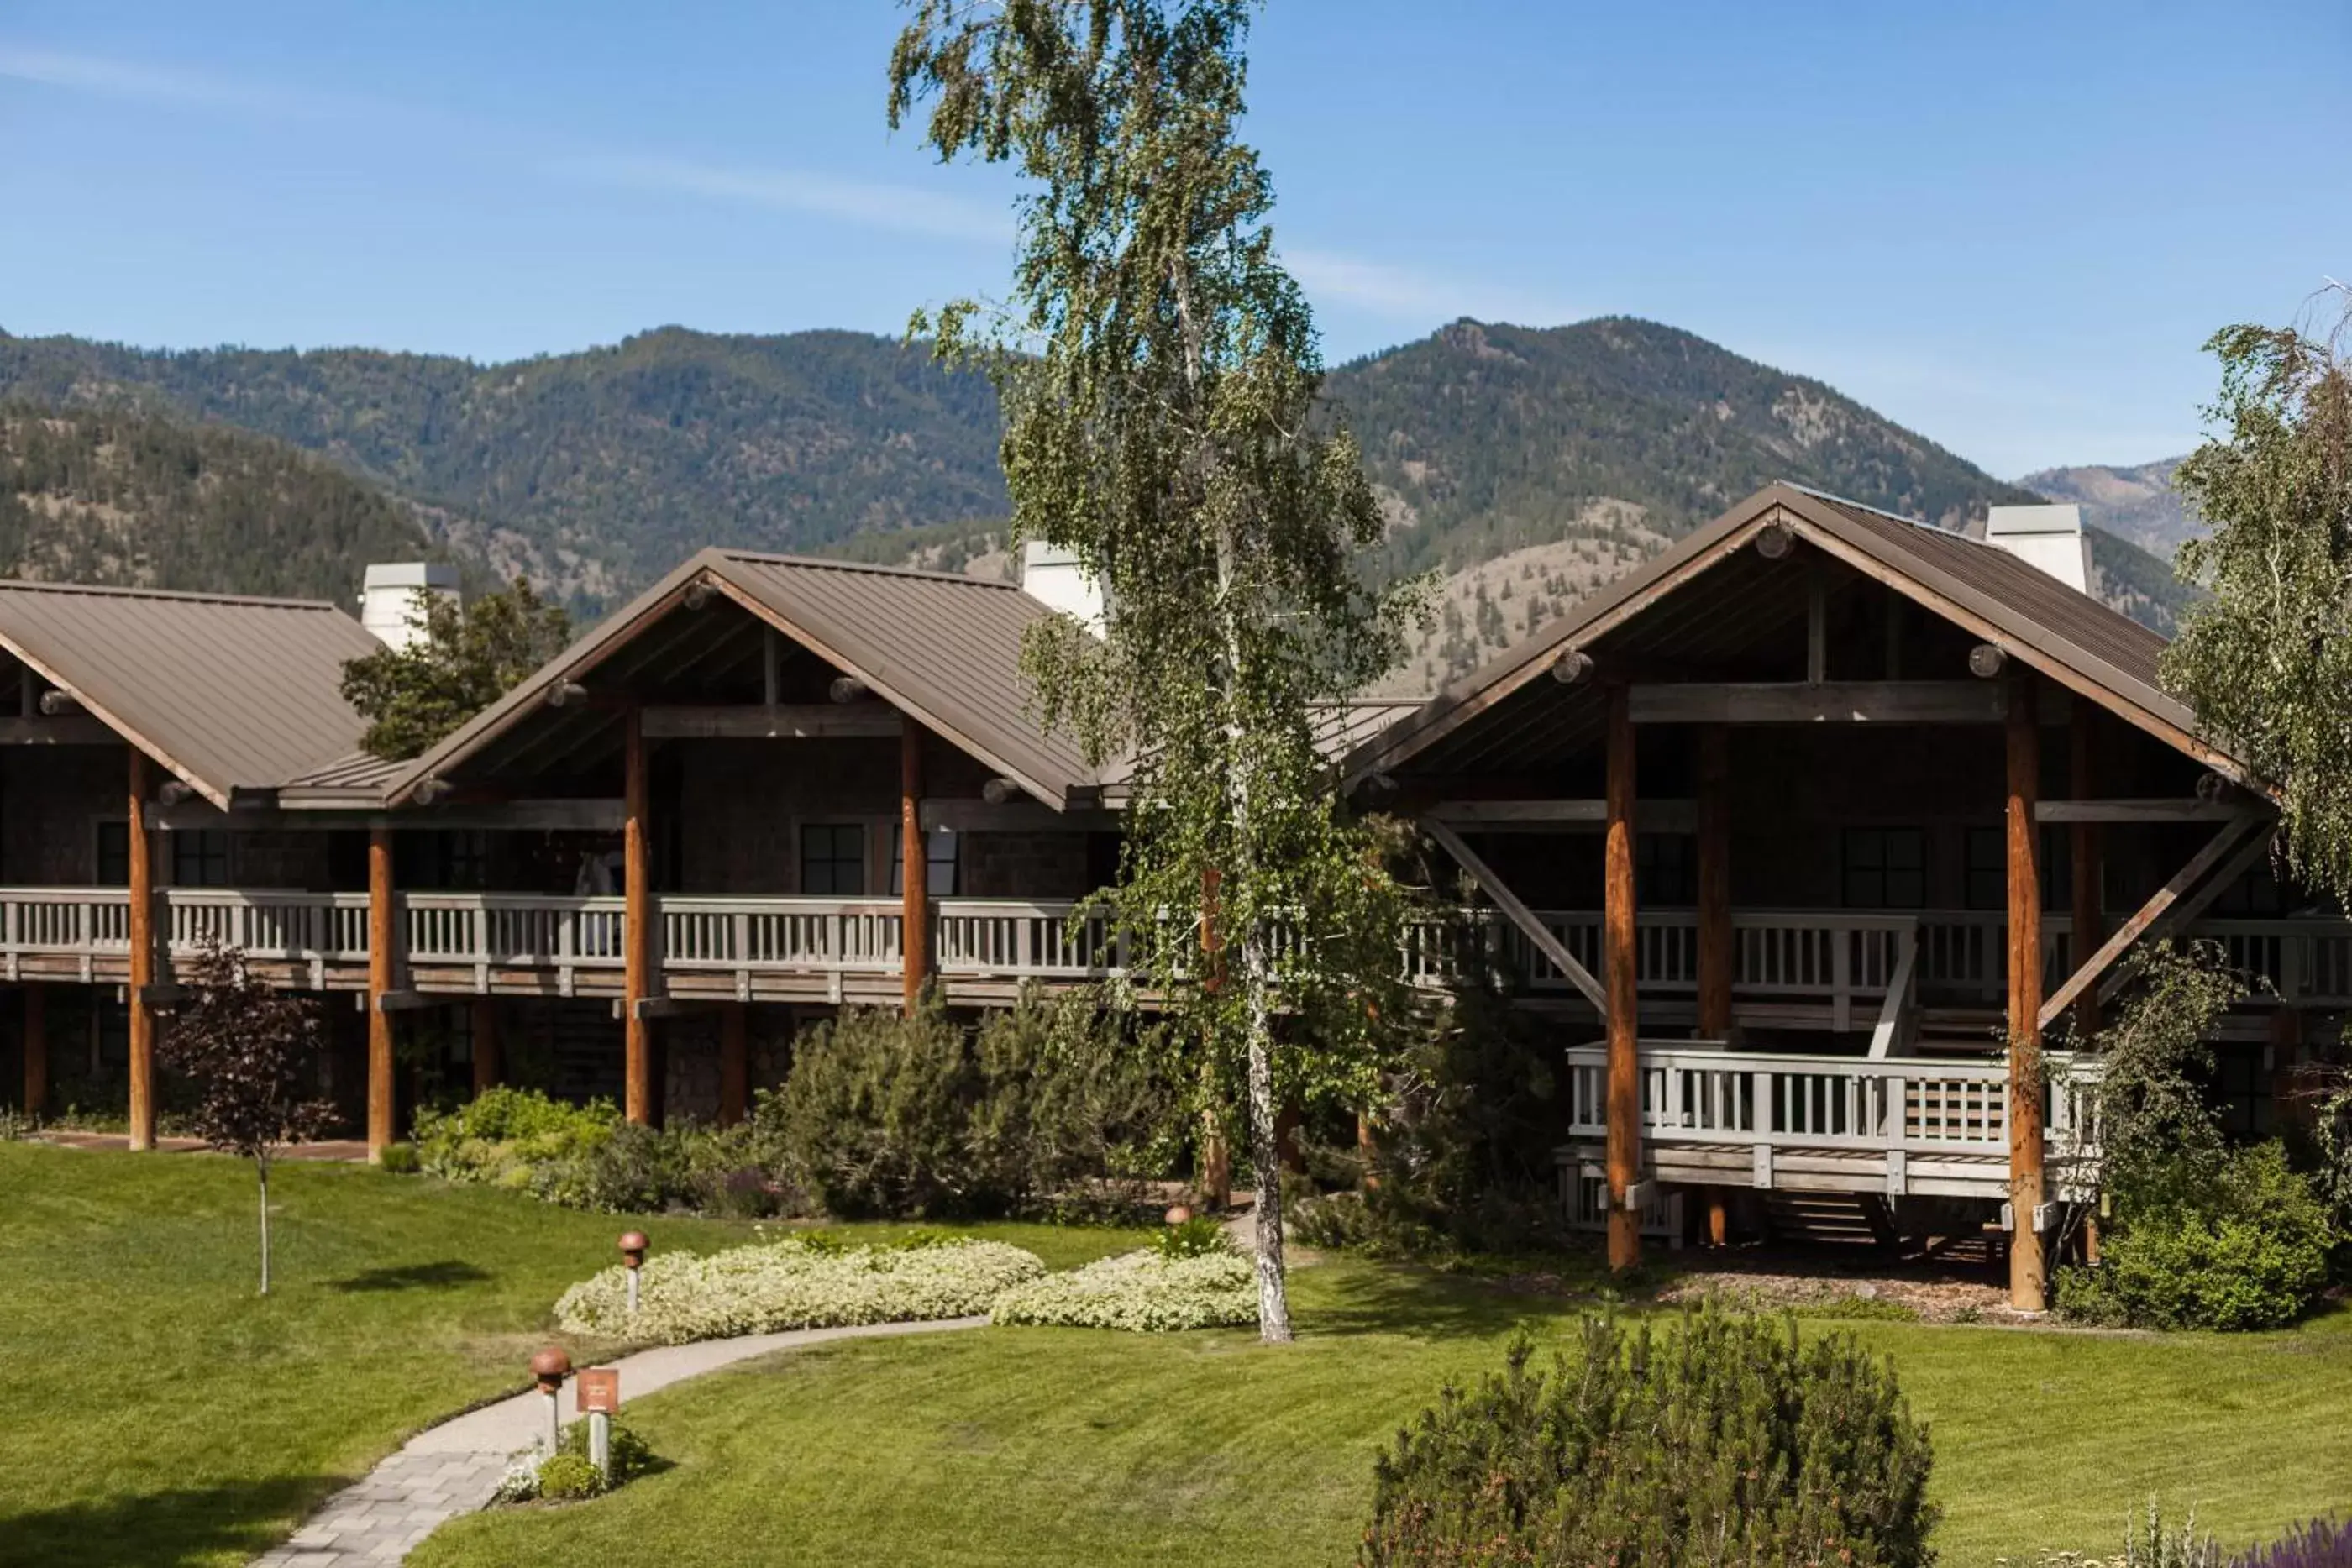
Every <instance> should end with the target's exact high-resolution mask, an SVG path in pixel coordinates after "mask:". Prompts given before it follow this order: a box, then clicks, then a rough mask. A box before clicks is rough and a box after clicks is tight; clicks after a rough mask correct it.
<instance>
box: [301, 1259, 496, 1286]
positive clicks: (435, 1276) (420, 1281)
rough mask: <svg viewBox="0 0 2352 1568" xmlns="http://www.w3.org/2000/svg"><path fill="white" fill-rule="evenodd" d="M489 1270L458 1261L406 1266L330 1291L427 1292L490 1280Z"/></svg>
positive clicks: (358, 1276)
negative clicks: (447, 1286) (444, 1286)
mask: <svg viewBox="0 0 2352 1568" xmlns="http://www.w3.org/2000/svg"><path fill="white" fill-rule="evenodd" d="M489 1277H490V1276H489V1274H488V1271H487V1270H481V1269H478V1268H476V1267H475V1266H474V1265H473V1264H471V1263H467V1262H462V1261H460V1260H457V1259H455V1258H444V1259H442V1260H440V1261H439V1262H436V1263H404V1264H401V1265H400V1266H399V1267H397V1268H392V1269H370V1270H366V1271H365V1272H364V1273H359V1274H353V1275H352V1277H351V1278H350V1279H348V1280H336V1281H332V1282H331V1284H330V1285H329V1287H328V1288H329V1289H330V1290H335V1291H343V1292H344V1293H345V1294H347V1295H348V1294H350V1293H352V1292H353V1291H424V1290H430V1289H432V1288H433V1287H435V1286H436V1285H472V1284H478V1283H479V1282H480V1281H484V1280H487V1279H488V1278H489Z"/></svg>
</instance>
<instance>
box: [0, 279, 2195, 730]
mask: <svg viewBox="0 0 2352 1568" xmlns="http://www.w3.org/2000/svg"><path fill="white" fill-rule="evenodd" d="M1329 392H1330V397H1331V400H1332V402H1333V405H1334V407H1335V408H1336V409H1338V410H1339V411H1340V412H1341V413H1344V415H1345V416H1346V418H1347V419H1348V421H1349V423H1350V424H1351V426H1352V427H1353V428H1354V430H1355V431H1356V433H1357V435H1358V437H1359V439H1360V442H1361V443H1362V445H1363V448H1364V453H1365V458H1366V462H1367V465H1368V466H1369V468H1370V472H1371V475H1372V477H1373V479H1374V482H1375V483H1376V484H1377V485H1378V486H1379V487H1380V489H1381V495H1382V497H1383V499H1384V501H1385V502H1386V504H1387V506H1388V507H1389V510H1390V513H1391V517H1392V519H1393V523H1394V527H1393V530H1392V532H1391V538H1390V544H1389V556H1390V562H1391V566H1392V567H1393V568H1394V569H1395V570H1419V569H1422V568H1425V567H1438V568H1441V569H1444V570H1445V571H1447V572H1448V573H1449V574H1451V581H1450V585H1449V592H1448V596H1447V606H1448V608H1447V611H1446V612H1445V613H1444V616H1443V618H1442V621H1441V624H1440V626H1439V627H1438V629H1437V630H1436V632H1434V633H1433V635H1432V637H1431V638H1430V639H1429V641H1428V643H1426V644H1425V645H1424V646H1423V648H1422V649H1420V650H1419V651H1418V652H1417V653H1416V656H1415V659H1414V661H1413V664H1412V668H1411V669H1410V670H1408V671H1407V672H1406V673H1405V675H1404V677H1403V678H1404V679H1405V680H1406V681H1407V683H1408V684H1411V683H1413V682H1426V681H1434V680H1440V679H1444V678H1446V677H1448V676H1450V675H1452V674H1461V673H1462V672H1463V671H1465V670H1466V669H1468V668H1470V667H1471V666H1472V665H1474V664H1476V663H1478V662H1480V661H1481V660H1483V659H1484V658H1485V657H1486V656H1488V655H1490V654H1491V653H1494V652H1495V651H1496V649H1497V648H1499V647H1501V646H1503V645H1505V644H1506V643H1508V642H1510V641H1512V640H1514V639H1515V638H1516V637H1517V636H1518V635H1521V634H1524V632H1526V630H1527V629H1528V626H1529V625H1530V624H1535V625H1540V623H1541V622H1542V621H1543V620H1544V619H1545V618H1546V617H1548V616H1549V615H1553V614H1557V613H1559V612H1562V611H1564V610H1565V609H1566V607H1567V606H1568V604H1570V602H1572V601H1574V600H1575V599H1576V598H1577V597H1579V596H1580V595H1581V594H1582V593H1584V592H1588V591H1591V588H1592V587H1593V586H1595V585H1596V584H1597V583H1598V582H1599V581H1601V580H1606V579H1607V578H1608V577H1610V576H1613V575H1615V574H1616V573H1617V572H1618V571H1621V570H1623V569H1624V568H1625V567H1626V566H1628V565H1630V564H1632V563H1633V562H1635V561H1638V560H1640V559H1644V558H1645V557H1647V556H1648V555H1651V554H1653V553H1654V552H1655V551H1657V550H1659V549H1664V547H1665V546H1666V545H1667V544H1669V543H1671V542H1672V541H1673V540H1674V539H1675V538H1679V537H1680V536H1681V535H1683V534H1685V533H1686V532H1688V531H1689V530H1690V529H1691V528H1695V527H1696V526H1697V525H1698V524H1700V523H1702V522H1704V521H1706V519H1708V518H1710V517H1714V516H1715V515H1716V514H1717V513H1718V512H1720V511H1721V510H1722V509H1723V508H1724V507H1727V506H1729V505H1730V504H1732V503H1733V502H1735V501H1737V500H1738V499H1739V498H1740V497H1743V496H1746V495H1748V494H1750V493H1752V492H1753V491H1755V490H1756V489H1758V488H1759V487H1760V486H1763V485H1765V484H1768V483H1769V482H1770V481H1772V480H1774V479H1790V480H1794V481H1796V482H1798V483H1800V484H1805V485H1811V486H1816V487H1818V488H1821V489H1824V490H1829V491H1832V492H1834V493H1836V494H1838V495H1842V496H1845V497H1851V498H1852V499H1853V500H1856V501H1861V502H1864V503H1865V504H1867V505H1870V506H1874V507H1885V509H1887V510H1889V511H1894V512H1900V513H1904V514H1906V515H1908V516H1912V517H1925V518H1927V519H1929V520H1931V521H1935V522H1937V523H1940V524H1942V525H1943V526H1945V527H1958V526H1960V525H1962V524H1963V523H1965V522H1967V521H1969V520H1970V519H1973V518H1979V517H1982V516H1983V512H1984V508H1985V507H1987V506H1988V505H1991V504H1997V503H2001V502H2025V501H2032V500H2035V499H2038V498H2039V497H2037V496H2036V495H2035V494H2034V493H2033V492H2032V491H2031V490H2027V489H2023V488H2021V487H2019V486H2011V485H2005V484H2003V483H2001V482H2000V480H1997V479H1995V478H1993V477H1992V476H1990V475H1989V474H1986V473H1985V472H1984V471H1982V470H1981V469H1979V468H1977V467H1975V466H1974V465H1970V464H1969V463H1967V462H1964V461H1963V460H1961V459H1960V458H1958V457H1957V456H1955V455H1952V454H1951V453H1949V452H1947V451H1945V450H1944V449H1943V448H1942V447H1940V446H1937V445H1936V444H1934V443H1933V442H1931V441H1928V440H1927V439H1926V438H1925V437H1923V436H1920V435H1918V434H1914V433H1913V432H1910V431H1907V430H1905V429H1904V428H1902V427H1901V426H1899V425H1896V424H1895V423H1892V422H1891V421H1889V420H1886V419H1885V418H1884V417H1882V416H1880V415H1879V414H1877V413H1873V412H1872V411H1871V410H1869V409H1867V408H1865V407H1864V406H1863V405H1861V404H1860V403H1857V402H1853V400H1852V399H1850V398H1848V397H1845V396H1843V394H1841V393H1840V392H1837V391H1835V390H1834V389H1833V388H1831V387H1829V386H1826V385H1824V384H1822V382H1816V381H1811V380H1808V379H1806V378H1804V377H1801V376H1795V375H1790V374H1788V373H1787V372H1785V371H1777V370H1774V369H1772V368H1770V367H1769V366H1766V365H1762V364H1759V363H1757V362H1756V361H1752V360H1747V359H1742V358H1741V357H1739V356H1738V355H1737V354H1734V353H1732V352H1730V351H1729V350H1726V349H1723V348H1720V347H1718V346H1717V345H1716V344H1713V343H1710V342H1708V341H1706V340H1705V339H1702V338H1697V337H1695V336H1693V335H1692V334H1690V333H1688V332H1684V331H1680V330H1678V329H1675V328H1671V327H1664V326H1660V325H1657V324H1655V323H1653V322H1647V321H1637V320H1632V319H1623V318H1612V319H1602V320H1595V321H1586V322H1581V323H1579V324H1578V325H1575V326H1570V327H1559V328H1551V329H1528V328H1520V327H1507V326H1494V325H1483V324H1481V323H1478V322H1475V321H1467V320H1465V321H1457V322H1455V323H1454V324H1453V325H1452V326H1449V327H1446V328H1444V329H1441V330H1439V331H1437V332H1435V333H1433V334H1432V335H1431V336H1430V337H1428V338H1425V339H1423V340H1420V341H1418V342H1414V343H1410V344H1406V345H1404V346H1402V347H1401V348H1397V349H1393V350H1389V351H1387V352H1385V353H1381V354H1377V355H1373V356H1371V357H1370V358H1368V359H1364V360H1360V361H1355V362H1353V363H1350V364H1347V365H1343V366H1341V367H1339V369H1338V370H1336V371H1334V372H1333V373H1332V375H1331V378H1330V382H1329ZM0 397H13V398H16V399H22V400H31V401H35V402H39V403H40V404H42V405H45V406H48V407H53V408H61V409H67V410H80V411H89V410H102V409H111V410H122V409H135V410H142V411H146V412H147V413H150V414H154V415H165V416H169V417H170V418H173V419H176V420H181V421H186V422H191V423H201V425H202V426H203V427H204V428H205V431H206V432H207V434H206V436H205V439H210V438H211V433H212V432H214V431H215V430H216V429H217V427H218V426H221V425H235V426H240V427H242V428H244V429H246V430H248V431H253V432H257V433H259V434H264V435H268V436H272V437H275V438H277V439H278V440H279V441H283V442H286V443H289V444H293V445H295V446H299V447H304V448H307V449H309V450H310V451H311V452H314V453H317V454H320V455H323V456H325V457H329V458H331V459H333V460H334V461H335V462H336V463H338V464H340V465H342V466H343V467H344V468H346V469H348V470H349V471H350V472H351V473H352V474H354V475H357V476H363V477H364V478H366V479H368V480H371V481H373V482H374V484H375V486H380V488H381V492H382V494H381V496H380V497H379V499H383V505H384V506H385V507H387V508H389V511H390V513H391V514H392V515H400V516H405V517H411V518H413V519H414V520H415V521H417V522H420V523H421V524H422V525H423V526H424V528H425V529H426V530H427V532H428V533H429V535H430V536H431V537H432V538H434V539H435V540H436V542H438V543H439V544H440V545H441V546H442V547H443V548H444V549H447V550H449V551H451V552H453V553H456V554H457V555H459V556H460V557H461V558H465V559H482V560H486V561H487V562H488V566H489V568H490V570H494V571H496V572H497V573H499V575H502V576H503V575H507V574H509V573H511V572H514V571H517V570H520V571H525V572H528V573H529V574H530V576H531V577H532V578H533V579H534V580H536V581H538V582H539V583H540V584H541V586H542V587H543V588H545V589H547V590H549V591H553V592H555V593H557V594H559V595H562V596H564V597H567V598H569V599H570V600H572V602H573V604H574V606H575V608H578V609H581V610H585V611H593V610H595V609H598V608H601V607H602V606H603V605H604V604H607V603H610V602H611V601H613V600H614V599H615V598H616V597H618V596H620V595H622V594H625V592H627V591H631V590H633V589H635V588H636V587H638V586H640V585H642V584H643V583H644V582H645V581H646V580H649V579H650V578H652V577H653V576H655V575H656V574H657V573H658V572H660V571H662V570H666V569H667V568H668V567H669V566H670V565H672V564H673V563H675V562H676V561H677V559H680V558H681V557H683V556H685V555H687V554H688V553H689V552H690V551H691V550H693V549H697V548H698V547H700V546H702V545H705V544H710V543H721V542H723V543H728V544H735V545H743V546H750V547H754V548H764V549H787V550H802V551H823V552H834V553H848V554H855V555H856V556H859V557H861V558H863V559H877V560H889V559H918V560H920V561H922V562H923V563H925V564H928V565H935V566H946V567H948V568H950V570H957V569H962V570H980V571H983V572H988V573H992V574H994V573H998V572H1002V571H1003V570H1005V567H1006V565H1007V563H1006V561H1005V559H1004V557H1003V553H1002V549H1001V545H1002V538H1001V535H1002V522H1001V519H1002V518H1003V515H1004V511H1005V507H1006V502H1005V496H1004V487H1003V477H1002V476H1001V475H1000V474H999V472H998V470H997V466H996V440H997V431H998V426H997V416H996V406H995V400H994V394H993V392H992V390H991V388H990V387H989V386H988V384H987V383H986V382H985V381H984V380H982V379H981V378H980V377H978V376H975V375H971V374H968V373H956V372H951V371H945V370H943V369H941V368H940V367H939V366H938V365H936V364H935V363H933V362H932V361H930V359H929V357H928V356H927V355H926V354H925V353H924V352H923V351H922V350H920V349H919V348H908V347H907V346H905V345H903V344H901V343H898V342H896V341H894V340H888V339H883V338H876V337H870V336H866V335H864V334H860V333H854V332H801V333H793V334H791V335H787V336H781V337H749V336H713V335H710V334H706V333H699V332H692V331H688V330H686V329H681V328H675V327H672V328H664V329H659V330H657V331H652V332H646V333H643V334H640V335H639V336H636V337H634V338H630V339H628V340H625V341H624V342H622V343H620V344H619V345H617V346H615V347H613V348H608V349H596V350H588V351H585V352H583V353H576V354H566V355H561V356H553V357H547V358H541V359H535V360H529V361H517V362H513V363H509V364H499V365H478V364H474V363H471V362H469V361H463V360H457V359H452V358H447V357H443V356H434V355H423V354H390V353H380V352H376V351H373V350H315V351H310V352H295V351H292V350H279V351H262V350H243V349H221V350H202V351H195V352H183V353H163V352H152V351H147V350H135V349H126V348H121V347H116V346H112V345H107V344H100V343H92V342H88V341H85V340H79V339H74V338H47V339H25V338H11V337H8V336H6V335H5V334H0ZM154 428H157V429H160V428H161V427H160V426H158V427H154ZM189 439H196V438H195V437H194V436H190V437H189ZM317 472H319V473H320V474H325V473H328V472H331V471H330V470H327V469H325V468H324V467H320V468H318V469H317ZM357 493H359V492H357V491H355V492H354V494H357ZM384 497H389V498H388V499H384ZM185 510H186V508H185V507H184V506H183V507H181V512H182V513H184V512H185ZM175 515H176V514H175ZM173 526H178V525H173ZM118 534H119V530H118ZM224 538H226V536H224ZM121 542H123V541H122V540H121V538H118V543H119V544H120V543H121ZM47 548H49V549H51V550H52V553H54V551H55V550H56V549H58V548H62V547H61V546H58V545H57V544H56V543H55V542H54V541H52V542H51V544H50V545H49V546H47ZM92 548H96V546H95V545H93V546H92ZM174 548H177V549H180V551H181V553H180V555H179V556H177V557H174V558H173V559H183V560H184V559H187V553H188V549H192V548H194V547H193V546H187V545H183V546H180V547H174ZM323 548H324V547H322V549H323ZM353 548H354V549H356V548H357V547H356V545H354V546H353ZM404 549H405V551H406V553H414V550H415V546H414V545H410V546H406V547H404ZM242 550H243V547H242V546H240V545H234V544H230V543H226V542H225V543H223V544H222V545H221V546H220V547H219V549H218V550H217V551H215V553H216V554H218V555H220V556H221V557H222V559H228V558H230V557H236V559H247V558H246V557H245V555H244V554H242V553H241V552H242ZM151 553H152V552H151ZM199 553H202V552H201V551H199ZM364 557H365V552H364V551H362V552H360V553H357V554H352V555H350V556H349V557H347V558H346V559H345V563H344V570H345V582H346V583H349V582H355V581H356V579H357V575H358V567H359V565H360V564H361V562H362V559H364ZM2094 558H2095V562H2096V564H2097V567H2098V571H2099V577H2100V587H2101V589H2102V591H2104V592H2105V595H2106V597H2107V598H2108V599H2109V601H2110V602H2114V603H2116V604H2117V605H2118V606H2119V607H2121V608H2124V609H2126V611H2127V612H2130V613H2133V614H2135V615H2137V616H2139V617H2140V618H2141V619H2143V620H2147V621H2148V622H2150V623H2151V624H2155V625H2158V626H2159V627H2162V626H2166V625H2168V622H2169V620H2170V616H2171V612H2172V609H2173V607H2174V606H2175V605H2176V604H2177V603H2178V602H2179V590H2178V589H2177V587H2176V585H2174V584H2173V583H2172V582H2171V580H2170V575H2169V573H2168V570H2166V569H2165V567H2164V565H2163V563H2162V562H2160V561H2158V560H2155V559H2150V558H2148V557H2147V556H2146V555H2145V554H2143V553H2142V552H2140V551H2138V550H2137V549H2135V548H2134V547H2132V546H2130V545H2127V544H2126V543H2124V542H2123V541H2122V540H2120V539H2116V538H2095V540H2094ZM155 559H162V558H161V557H160V556H157V557H156V558H155ZM315 559H320V560H323V559H325V558H324V556H323V555H316V557H315ZM1481 566H1483V568H1484V570H1478V571H1475V572H1473V571H1472V570H1471V569H1472V568H1475V567H1481ZM173 570H186V569H185V568H174V569H173ZM279 570H280V572H281V575H282V572H283V570H285V568H284V567H283V565H282V564H281V566H280V568H279ZM269 580H270V581H276V580H279V579H278V578H271V579H269ZM260 581H261V580H260V579H256V582H257V583H258V582H260ZM1482 595H1483V597H1482Z"/></svg>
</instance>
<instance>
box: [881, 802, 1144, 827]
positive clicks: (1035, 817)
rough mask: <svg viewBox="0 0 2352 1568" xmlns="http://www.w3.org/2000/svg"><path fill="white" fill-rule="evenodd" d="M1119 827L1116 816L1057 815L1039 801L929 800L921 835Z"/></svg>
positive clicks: (1096, 813)
mask: <svg viewBox="0 0 2352 1568" xmlns="http://www.w3.org/2000/svg"><path fill="white" fill-rule="evenodd" d="M1118 825H1119V818H1118V812H1116V811H1106V810H1100V809H1099V808H1096V809H1090V810H1070V811H1056V810H1054V808H1052V807H1051V806H1048V805H1046V804H1045V803H1044V802H1043V801H1040V800H1027V799H1024V800H1007V801H1005V802H1004V803H1003V804H1002V805H996V804H992V803H991V802H989V801H986V800H938V799H933V800H925V801H924V802H923V831H925V832H927V833H929V832H940V831H946V832H950V833H1050V832H1057V831H1058V832H1066V833H1080V832H1108V831H1113V830H1115V829H1117V828H1118Z"/></svg>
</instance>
